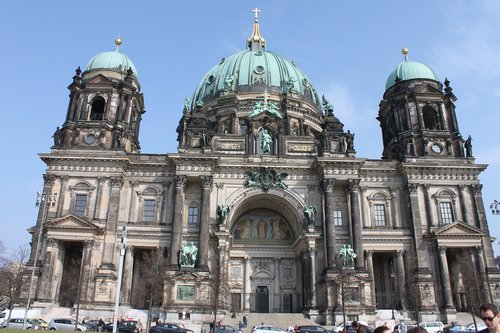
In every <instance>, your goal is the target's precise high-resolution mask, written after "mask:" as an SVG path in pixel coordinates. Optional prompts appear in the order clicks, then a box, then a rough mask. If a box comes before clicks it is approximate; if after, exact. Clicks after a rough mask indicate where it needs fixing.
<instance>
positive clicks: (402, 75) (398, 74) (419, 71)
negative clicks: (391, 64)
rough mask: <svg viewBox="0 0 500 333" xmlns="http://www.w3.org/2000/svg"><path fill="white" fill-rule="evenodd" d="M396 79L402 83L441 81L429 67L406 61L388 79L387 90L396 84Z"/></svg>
mask: <svg viewBox="0 0 500 333" xmlns="http://www.w3.org/2000/svg"><path fill="white" fill-rule="evenodd" d="M396 78H399V79H400V80H401V81H405V80H413V79H429V80H434V81H439V80H438V76H437V75H436V73H435V72H434V71H433V70H432V69H431V68H430V67H429V66H427V65H425V64H423V63H421V62H416V61H404V62H402V63H400V64H399V65H398V66H397V67H396V68H395V69H394V70H393V71H392V72H391V74H389V77H388V78H387V82H386V84H385V90H387V89H389V88H390V87H392V86H393V85H395V84H396Z"/></svg>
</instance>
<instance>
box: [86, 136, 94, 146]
mask: <svg viewBox="0 0 500 333" xmlns="http://www.w3.org/2000/svg"><path fill="white" fill-rule="evenodd" d="M84 140H85V143H86V144H88V145H91V144H93V143H94V142H95V135H94V134H87V135H86V136H85V139H84Z"/></svg>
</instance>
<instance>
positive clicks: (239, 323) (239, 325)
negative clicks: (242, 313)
mask: <svg viewBox="0 0 500 333" xmlns="http://www.w3.org/2000/svg"><path fill="white" fill-rule="evenodd" d="M243 327H244V326H243V323H242V322H241V320H240V321H238V329H239V330H240V331H241V329H242V328H243Z"/></svg>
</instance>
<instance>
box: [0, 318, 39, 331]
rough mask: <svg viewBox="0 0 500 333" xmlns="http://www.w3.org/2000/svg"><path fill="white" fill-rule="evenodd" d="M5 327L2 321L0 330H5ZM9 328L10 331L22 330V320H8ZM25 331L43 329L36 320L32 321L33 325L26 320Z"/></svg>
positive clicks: (5, 322)
mask: <svg viewBox="0 0 500 333" xmlns="http://www.w3.org/2000/svg"><path fill="white" fill-rule="evenodd" d="M6 327H7V321H4V322H3V323H2V328H6ZM9 328H10V329H19V330H22V329H23V318H10V320H9ZM24 328H25V329H28V330H31V329H33V330H41V329H43V328H42V327H41V326H40V325H39V324H38V322H37V321H36V320H34V321H33V323H32V322H31V319H26V325H25V327H24Z"/></svg>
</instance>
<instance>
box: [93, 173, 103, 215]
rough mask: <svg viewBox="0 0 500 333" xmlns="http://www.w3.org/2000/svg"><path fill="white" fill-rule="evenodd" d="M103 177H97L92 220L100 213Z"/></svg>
mask: <svg viewBox="0 0 500 333" xmlns="http://www.w3.org/2000/svg"><path fill="white" fill-rule="evenodd" d="M104 181H105V178H104V177H97V189H96V197H95V206H94V220H99V219H100V215H101V200H102V199H101V198H102V192H103V188H104V186H103V184H104Z"/></svg>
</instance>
